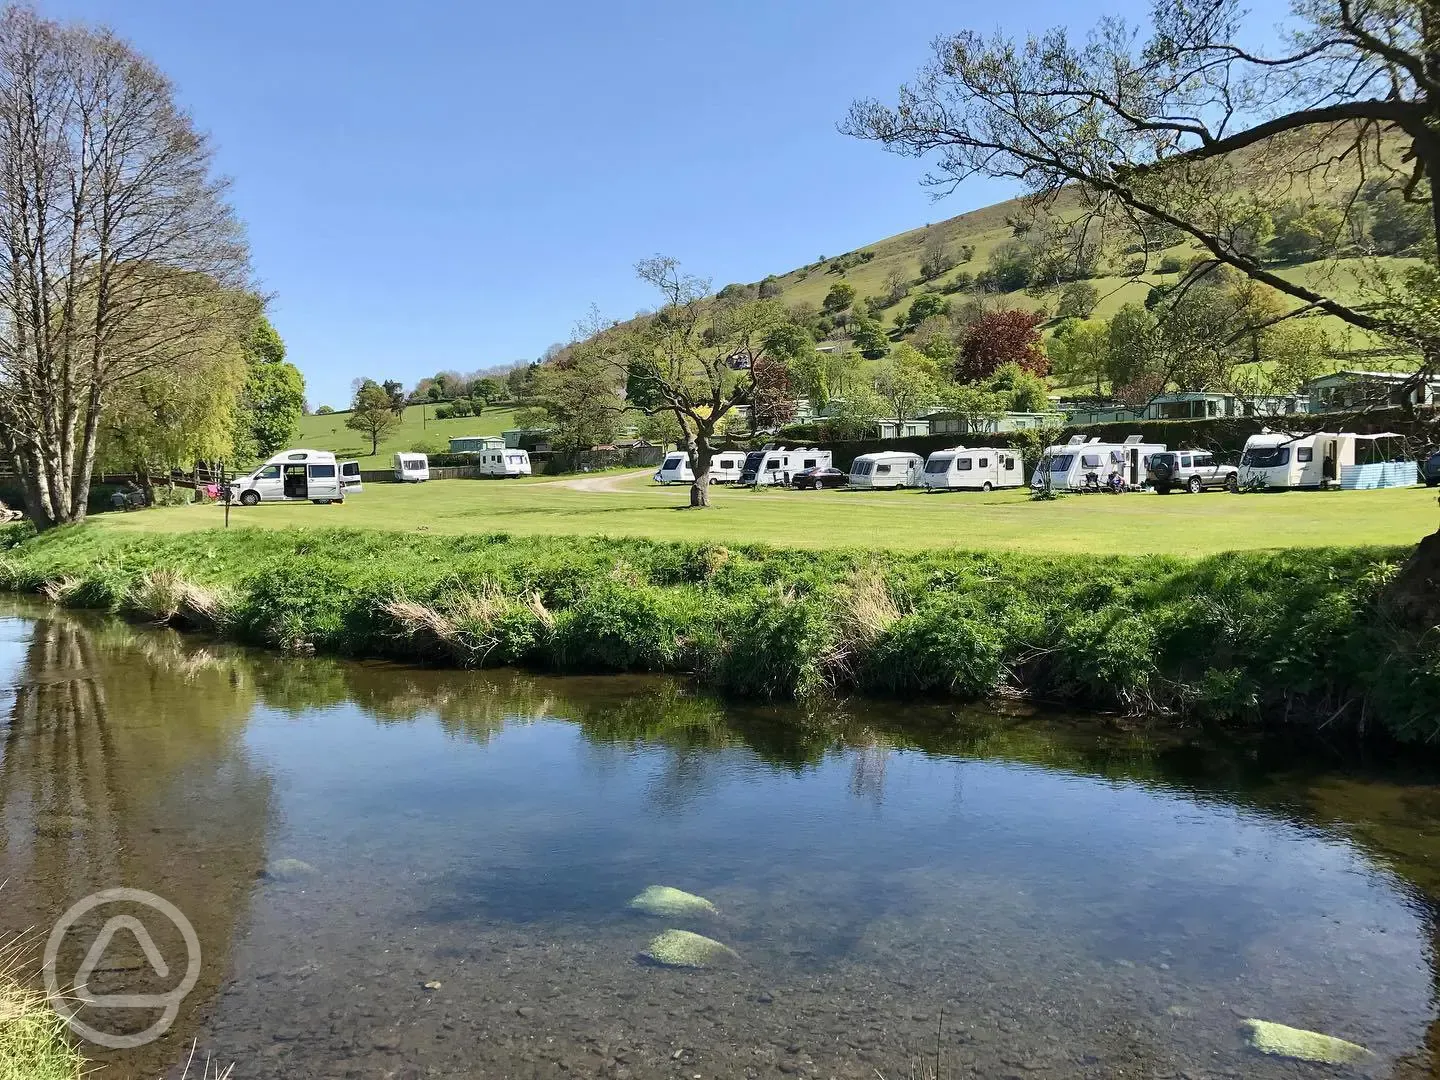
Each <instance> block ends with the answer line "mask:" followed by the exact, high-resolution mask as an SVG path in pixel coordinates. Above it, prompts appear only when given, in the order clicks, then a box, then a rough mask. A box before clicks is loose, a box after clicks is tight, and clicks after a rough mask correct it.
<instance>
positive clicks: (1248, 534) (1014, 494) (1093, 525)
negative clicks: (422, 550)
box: [95, 473, 1440, 555]
mask: <svg viewBox="0 0 1440 1080" xmlns="http://www.w3.org/2000/svg"><path fill="white" fill-rule="evenodd" d="M687 497H688V492H687V489H685V488H681V487H672V488H660V487H656V486H654V485H652V484H650V483H649V480H648V477H647V476H646V475H645V474H643V473H634V474H623V475H621V476H619V477H615V476H607V477H598V478H595V477H592V478H587V479H582V480H557V481H548V482H545V481H537V482H533V483H526V484H517V483H513V482H509V481H495V480H450V481H435V482H432V483H429V484H424V485H419V486H403V487H402V486H400V485H388V484H372V485H370V486H368V487H367V489H366V490H365V492H364V494H362V495H358V496H355V497H353V498H351V499H349V500H348V501H347V502H346V503H345V504H344V505H341V506H329V507H325V506H312V505H310V504H308V503H306V504H293V505H273V504H272V505H265V506H258V507H254V508H246V507H234V508H232V510H231V525H232V527H237V526H238V527H255V526H258V527H265V528H289V527H322V526H323V527H330V526H334V527H350V528H367V529H386V530H396V531H418V532H428V533H448V534H455V533H488V532H508V533H512V534H516V535H563V536H595V535H607V536H630V537H646V538H650V539H656V540H704V541H712V542H717V543H725V544H736V543H744V542H760V543H768V544H775V545H782V546H794V547H805V548H841V547H868V548H888V549H895V550H907V549H909V550H914V549H926V548H943V547H960V548H973V549H1009V550H1020V551H1037V552H1043V551H1053V552H1072V553H1084V552H1089V553H1095V554H1105V555H1127V554H1148V553H1155V554H1173V555H1203V554H1209V553H1214V552H1219V551H1230V550H1255V549H1276V548H1286V547H1324V546H1331V545H1339V546H1353V545H1370V544H1413V543H1415V542H1416V541H1418V540H1419V539H1420V537H1422V536H1424V535H1426V534H1428V533H1430V532H1433V531H1434V530H1435V529H1436V527H1437V526H1440V512H1437V509H1436V501H1435V496H1434V493H1433V492H1431V491H1429V490H1428V489H1425V488H1417V489H1402V490H1391V491H1360V492H1338V491H1334V492H1289V493H1278V492H1277V493H1272V494H1265V495H1227V494H1223V493H1219V492H1216V493H1209V494H1205V495H1171V496H1160V495H1153V494H1133V495H1123V496H1109V495H1084V496H1081V495H1075V496H1069V497H1066V498H1062V499H1058V500H1055V501H1053V502H1032V501H1030V499H1029V498H1028V496H1027V494H1026V493H1025V492H1023V491H1006V492H994V493H991V494H988V495H983V494H980V493H978V492H977V493H960V492H951V493H941V494H934V495H929V494H922V493H920V492H915V491H897V492H870V491H866V492H847V491H823V492H811V491H804V492H799V491H773V490H769V491H767V490H761V491H750V490H744V489H742V490H732V489H728V488H717V489H716V491H715V505H714V507H713V508H712V509H710V510H708V511H692V510H689V509H688V508H687V507H686V501H687ZM223 513H224V511H223V509H222V508H220V507H216V506H182V507H171V508H164V509H156V510H146V511H142V512H138V513H131V514H104V515H101V516H100V517H98V518H96V519H95V521H96V524H97V525H99V526H101V527H103V528H107V529H114V530H117V531H127V532H128V531H147V532H170V531H189V530H194V529H206V528H214V527H216V526H218V525H220V524H221V521H222V518H223Z"/></svg>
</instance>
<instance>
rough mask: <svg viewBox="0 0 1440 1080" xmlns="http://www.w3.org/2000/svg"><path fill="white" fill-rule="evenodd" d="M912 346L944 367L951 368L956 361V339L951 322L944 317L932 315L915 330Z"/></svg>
mask: <svg viewBox="0 0 1440 1080" xmlns="http://www.w3.org/2000/svg"><path fill="white" fill-rule="evenodd" d="M911 344H913V345H914V346H915V348H917V349H919V350H920V351H921V352H922V353H924V354H925V355H926V356H928V357H929V358H930V359H931V360H934V361H935V362H936V363H938V364H940V365H941V366H943V367H946V368H948V367H950V366H951V364H952V362H953V361H954V359H955V338H954V337H953V335H952V333H951V330H950V320H949V319H948V318H946V317H945V316H943V315H932V316H930V318H928V319H925V320H924V321H922V322H921V323H920V325H919V326H917V327H916V328H915V333H914V335H913V336H912V337H911Z"/></svg>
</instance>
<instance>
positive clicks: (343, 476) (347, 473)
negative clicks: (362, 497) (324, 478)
mask: <svg viewBox="0 0 1440 1080" xmlns="http://www.w3.org/2000/svg"><path fill="white" fill-rule="evenodd" d="M340 486H341V487H342V488H343V489H344V491H345V494H346V495H359V494H360V493H361V492H362V491H364V490H365V484H364V482H363V481H362V480H361V479H360V462H358V461H342V462H340Z"/></svg>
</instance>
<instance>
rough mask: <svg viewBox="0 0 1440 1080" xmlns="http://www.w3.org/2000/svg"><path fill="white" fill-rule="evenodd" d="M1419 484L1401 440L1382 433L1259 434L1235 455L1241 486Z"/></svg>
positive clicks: (1386, 485) (1368, 486)
mask: <svg viewBox="0 0 1440 1080" xmlns="http://www.w3.org/2000/svg"><path fill="white" fill-rule="evenodd" d="M1419 482H1420V470H1419V467H1418V466H1417V465H1416V463H1415V459H1414V458H1412V457H1410V455H1409V452H1408V451H1407V449H1406V446H1405V439H1404V437H1403V436H1401V435H1396V434H1394V433H1392V432H1388V431H1387V432H1382V433H1380V434H1377V435H1356V434H1354V433H1352V432H1334V431H1317V432H1314V433H1313V434H1310V435H1294V434H1291V433H1289V432H1284V431H1262V432H1261V433H1260V434H1258V435H1251V436H1250V437H1249V438H1248V439H1246V440H1245V450H1244V452H1243V453H1241V455H1240V484H1241V486H1252V485H1258V484H1263V485H1264V486H1265V487H1271V488H1318V487H1325V486H1328V485H1330V484H1336V485H1338V486H1339V487H1341V488H1343V489H1345V490H1356V489H1360V488H1381V487H1414V486H1415V485H1416V484H1417V483H1419Z"/></svg>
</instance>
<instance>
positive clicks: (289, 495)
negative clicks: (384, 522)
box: [230, 450, 345, 506]
mask: <svg viewBox="0 0 1440 1080" xmlns="http://www.w3.org/2000/svg"><path fill="white" fill-rule="evenodd" d="M230 497H231V498H232V499H234V500H236V501H237V502H239V503H240V505H241V506H254V505H256V504H257V503H262V502H304V501H306V500H309V501H310V502H313V503H321V504H324V503H332V502H344V501H345V489H344V487H343V486H342V482H341V480H340V466H339V464H338V463H337V462H336V461H335V455H334V454H332V453H330V451H328V450H285V451H283V452H282V453H279V454H276V455H275V456H274V457H272V458H271V459H270V460H269V461H267V462H265V464H264V465H261V466H260V468H258V469H256V470H255V471H254V472H253V473H251V474H250V475H249V476H242V477H240V478H239V479H237V480H233V481H231V483H230Z"/></svg>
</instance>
